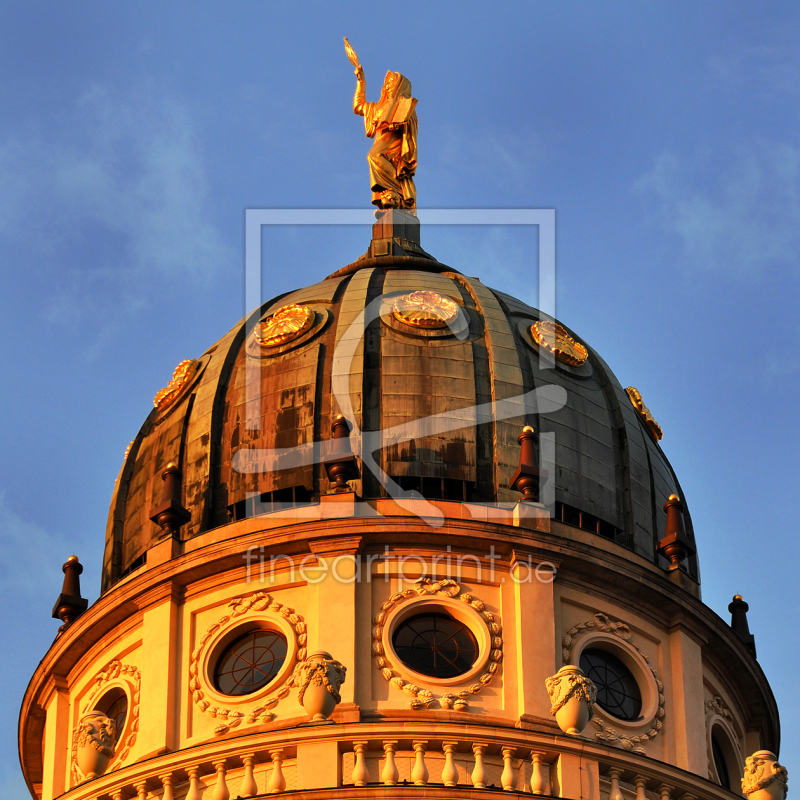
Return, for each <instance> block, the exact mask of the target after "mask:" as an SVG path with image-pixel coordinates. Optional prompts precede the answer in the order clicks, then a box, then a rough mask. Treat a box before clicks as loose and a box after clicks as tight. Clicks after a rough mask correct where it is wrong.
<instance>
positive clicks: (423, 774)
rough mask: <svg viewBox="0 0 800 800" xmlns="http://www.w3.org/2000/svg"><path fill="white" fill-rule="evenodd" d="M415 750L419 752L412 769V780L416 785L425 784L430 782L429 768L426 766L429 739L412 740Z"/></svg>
mask: <svg viewBox="0 0 800 800" xmlns="http://www.w3.org/2000/svg"><path fill="white" fill-rule="evenodd" d="M411 744H412V745H413V746H414V752H415V753H416V754H417V757H416V760H415V761H414V769H413V770H412V771H411V780H412V781H414V785H415V786H424V785H425V784H426V783H427V782H428V768H427V767H426V766H425V750H426V748H427V747H428V742H427V741H416V742H411Z"/></svg>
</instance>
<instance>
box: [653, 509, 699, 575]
mask: <svg viewBox="0 0 800 800" xmlns="http://www.w3.org/2000/svg"><path fill="white" fill-rule="evenodd" d="M664 511H665V512H666V514H667V534H666V536H665V537H664V538H663V539H662V540H661V541H660V542H659V543H658V552H659V553H661V554H662V555H663V556H665V557H666V558H667V559H669V562H670V563H669V567H667V569H669V570H674V569H680V566H681V561H683V560H684V559H685V558H687V557H688V556H690V555H691V554H692V553H694V552H696V549H695V546H694V544H693V543H692V541H691V540H690V539H689V537H688V535H687V533H686V526H685V525H684V523H683V503H682V502H681V499H680V497H678V495H676V494H671V495H670V496H669V498H668V499H667V502H666V503H664Z"/></svg>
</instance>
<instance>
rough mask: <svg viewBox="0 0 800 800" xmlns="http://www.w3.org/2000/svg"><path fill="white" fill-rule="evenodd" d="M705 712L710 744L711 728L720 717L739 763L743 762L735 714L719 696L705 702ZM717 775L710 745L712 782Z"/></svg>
mask: <svg viewBox="0 0 800 800" xmlns="http://www.w3.org/2000/svg"><path fill="white" fill-rule="evenodd" d="M705 711H706V727H707V729H708V736H709V743H710V741H711V739H710V737H711V727H712V725H713V722H714V717H715V716H716V717H719V718H720V719H721V721H722V723H723V725H722V727H727V728H728V731H727V733H728V738H729V739H730V741H731V744H732V745H733V747H734V749H735V750H736V758H737V759H738V760H739V762H742V761H743V760H744V759H742V753H741V750H740V749H739V737H738V736H737V735H736V731H735V730H734V728H733V714H731V712H730V709H729V708H728V707H727V706H726V705H725V701H724V700H723V699H722V698H721V697H719V695H715V696H714V699H713V700H706V702H705ZM715 775H716V766H715V765H714V761H713V753H712V751H711V747H710V744H709V750H708V777H709V778H710V779H711V780H714V777H715Z"/></svg>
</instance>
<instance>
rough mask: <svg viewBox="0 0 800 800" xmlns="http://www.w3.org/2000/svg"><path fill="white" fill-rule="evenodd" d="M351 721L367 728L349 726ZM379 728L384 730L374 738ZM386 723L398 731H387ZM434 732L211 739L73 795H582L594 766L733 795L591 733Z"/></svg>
mask: <svg viewBox="0 0 800 800" xmlns="http://www.w3.org/2000/svg"><path fill="white" fill-rule="evenodd" d="M351 727H352V728H354V729H355V732H357V734H358V735H359V736H351V737H349V736H348V735H347V733H348V728H351ZM415 728H416V730H417V731H419V730H420V727H419V726H415ZM423 730H424V728H423ZM477 730H481V729H477ZM373 731H374V732H375V733H377V734H378V736H376V737H374V738H367V736H369V734H370V733H372V732H373ZM384 731H385V733H387V734H389V735H388V736H385V737H384V736H380V733H381V732H384ZM476 732H477V731H476ZM487 733H489V735H488V736H487ZM430 734H431V735H430V736H429V738H426V739H421V738H416V737H413V736H409V735H408V734H407V733H406V728H405V727H404V726H403V725H402V724H395V725H393V724H386V725H381V724H376V725H372V724H358V725H354V726H347V725H337V726H335V728H334V727H333V726H331V727H328V726H319V727H317V728H311V727H309V728H305V729H303V730H302V731H300V732H298V731H296V730H293V731H274V732H266V733H264V734H260V735H259V737H260V738H258V739H250V740H249V742H248V743H246V744H245V743H243V744H242V746H241V751H240V752H239V751H237V748H236V745H235V744H234V743H233V742H232V741H231V740H228V741H227V742H222V741H220V742H209V743H204V744H202V745H200V746H199V747H198V748H195V749H193V750H187V751H183V752H181V751H178V752H176V753H171V754H167V755H164V756H159V757H158V758H155V759H151V760H150V761H149V762H142V763H141V764H137V763H134V764H131V765H129V766H127V767H125V768H123V769H120V770H118V771H115V772H111V773H109V774H108V775H104V776H102V777H100V778H97V779H95V780H92V781H86V782H84V783H83V784H79V785H78V786H76V787H74V788H72V789H71V790H70V791H69V792H67V793H66V794H65V795H64V796H63V800H130V799H131V798H137V800H152V799H153V798H159V800H173V798H174V797H175V796H176V795H177V796H178V797H184V798H185V800H231V798H234V797H235V798H253V797H263V796H265V795H268V794H281V793H283V792H286V791H294V790H303V789H307V788H315V789H318V788H330V789H339V788H346V787H352V788H353V789H364V788H368V787H380V786H395V787H399V788H401V789H402V788H407V789H408V791H409V792H411V793H413V791H414V789H415V788H421V787H427V788H428V790H431V789H435V788H436V787H439V788H440V789H441V790H442V791H445V790H449V789H455V788H459V787H461V788H466V787H473V788H475V789H486V790H496V791H504V792H518V793H521V794H529V795H542V796H547V795H550V796H553V797H569V798H577V797H580V796H581V793H582V791H583V789H582V787H581V780H582V779H583V780H584V781H585V780H586V779H587V776H592V775H593V776H594V778H591V777H590V778H589V779H590V780H594V781H595V786H596V791H597V792H599V793H602V794H603V795H607V797H608V800H673V798H677V800H727V798H728V797H729V795H728V794H727V793H726V792H725V790H723V789H722V788H721V787H719V786H717V785H715V784H712V783H711V782H710V781H706V780H704V779H703V778H701V777H693V776H690V775H688V773H686V772H683V771H682V770H678V769H676V768H675V767H670V766H669V765H667V764H661V763H659V762H657V761H654V760H653V759H649V758H646V757H644V756H642V755H640V754H638V753H630V752H626V751H624V750H622V749H620V748H613V747H608V746H602V745H598V744H597V743H595V742H593V741H592V740H590V739H576V738H575V737H558V736H556V737H553V736H552V735H547V736H542V735H540V734H536V733H533V732H526V731H519V730H512V729H496V728H495V729H492V730H491V732H489V731H486V730H485V729H483V734H484V736H483V738H482V740H478V739H477V737H476V739H469V738H465V737H464V726H463V725H450V726H449V725H447V724H434V725H431V727H430ZM404 736H405V738H404ZM255 742H259V744H258V745H257V744H255ZM307 745H310V746H311V747H312V748H317V749H315V750H313V751H308V752H313V757H310V758H311V760H310V761H309V760H308V758H309V757H307V760H306V762H305V764H306V766H305V767H304V769H305V770H306V772H308V770H309V769H312V767H311V766H309V765H311V764H313V765H314V767H316V764H317V762H316V759H317V758H318V757H320V758H323V759H328V761H327V762H326V763H327V764H328V767H330V765H331V764H333V766H334V768H333V770H330V769H328V771H327V772H326V773H325V774H330V775H339V776H340V777H339V778H335V779H334V780H335V782H336V785H331V786H330V787H325V786H324V785H323V786H320V784H319V781H317V782H316V783H313V782H311V784H310V786H309V782H308V780H307V775H306V777H303V776H301V775H300V772H299V771H300V766H299V765H300V761H301V760H300V757H299V755H298V753H299V752H300V751H301V749H302V748H303V747H305V746H307ZM245 748H247V749H245ZM320 754H321V755H320ZM331 759H332V760H331ZM126 775H127V776H129V777H126ZM287 778H288V780H287ZM287 784H288V785H287Z"/></svg>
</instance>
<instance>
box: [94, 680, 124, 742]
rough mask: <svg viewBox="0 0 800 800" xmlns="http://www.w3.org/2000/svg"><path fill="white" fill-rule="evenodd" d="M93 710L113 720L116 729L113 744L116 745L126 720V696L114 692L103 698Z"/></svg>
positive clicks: (122, 693)
mask: <svg viewBox="0 0 800 800" xmlns="http://www.w3.org/2000/svg"><path fill="white" fill-rule="evenodd" d="M95 708H96V709H97V710H98V711H101V712H102V713H103V714H105V715H106V716H107V717H108V718H109V719H111V720H114V725H115V728H116V733H115V735H114V743H115V744H116V743H117V742H118V741H119V739H120V736H122V729H123V728H124V727H125V720H126V719H127V718H128V695H126V694H125V692H123V691H122V690H120V689H117V690H114V691H112V692H109V693H108V694H107V695H106V696H105V697H103V698H102V700H101V701H100V702H99V703H98V704H97V705H96V706H95Z"/></svg>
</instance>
